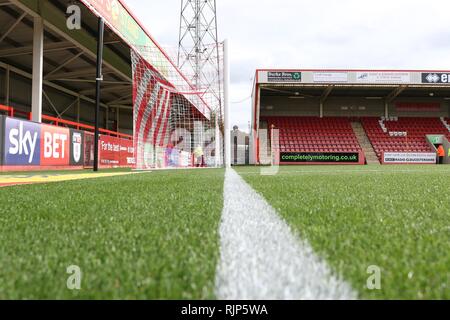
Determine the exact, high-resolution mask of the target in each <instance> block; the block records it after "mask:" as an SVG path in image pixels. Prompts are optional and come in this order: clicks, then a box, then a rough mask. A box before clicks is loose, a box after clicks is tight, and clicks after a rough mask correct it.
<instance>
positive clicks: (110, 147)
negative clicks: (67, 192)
mask: <svg viewBox="0 0 450 320" xmlns="http://www.w3.org/2000/svg"><path fill="white" fill-rule="evenodd" d="M59 121H60V122H61V121H64V120H61V119H59ZM93 148H94V136H93V134H92V133H91V132H88V131H84V130H79V129H76V128H67V127H60V126H54V125H49V124H43V123H36V122H32V121H28V120H22V119H17V118H12V117H7V116H0V171H32V170H70V169H74V170H75V169H83V168H86V167H92V166H93V153H94V152H93V151H94V150H93ZM99 148H100V150H99V151H100V152H99V154H100V160H99V161H100V166H101V167H103V168H113V167H114V168H115V167H133V165H134V147H133V140H130V139H124V138H120V137H114V136H109V135H105V134H102V135H101V136H100V140H99Z"/></svg>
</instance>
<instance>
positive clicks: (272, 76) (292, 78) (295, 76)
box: [267, 71, 302, 82]
mask: <svg viewBox="0 0 450 320" xmlns="http://www.w3.org/2000/svg"><path fill="white" fill-rule="evenodd" d="M267 81H268V82H302V73H301V72H286V71H282V72H268V73H267Z"/></svg>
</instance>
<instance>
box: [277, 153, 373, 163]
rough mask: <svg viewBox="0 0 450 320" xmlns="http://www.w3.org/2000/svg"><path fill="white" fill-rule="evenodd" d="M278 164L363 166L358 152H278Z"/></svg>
mask: <svg viewBox="0 0 450 320" xmlns="http://www.w3.org/2000/svg"><path fill="white" fill-rule="evenodd" d="M280 164H364V157H363V156H362V155H361V154H360V153H358V152H346V153H344V152H343V153H341V152H280Z"/></svg>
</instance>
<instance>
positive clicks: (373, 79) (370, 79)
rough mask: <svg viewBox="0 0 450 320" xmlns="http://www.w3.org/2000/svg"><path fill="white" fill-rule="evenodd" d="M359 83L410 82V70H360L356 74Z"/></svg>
mask: <svg viewBox="0 0 450 320" xmlns="http://www.w3.org/2000/svg"><path fill="white" fill-rule="evenodd" d="M356 82H358V83H410V82H411V74H410V73H409V72H358V73H357V74H356Z"/></svg>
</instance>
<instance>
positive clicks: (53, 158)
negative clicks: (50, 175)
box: [41, 125, 70, 166]
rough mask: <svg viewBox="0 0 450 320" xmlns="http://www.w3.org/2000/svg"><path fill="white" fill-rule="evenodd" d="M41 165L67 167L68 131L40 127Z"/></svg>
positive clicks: (44, 126)
mask: <svg viewBox="0 0 450 320" xmlns="http://www.w3.org/2000/svg"><path fill="white" fill-rule="evenodd" d="M41 130H42V131H41V135H42V143H41V165H43V166H47V165H69V160H70V159H69V152H70V144H69V134H70V131H69V129H66V128H59V127H53V126H48V125H42V127H41Z"/></svg>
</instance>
